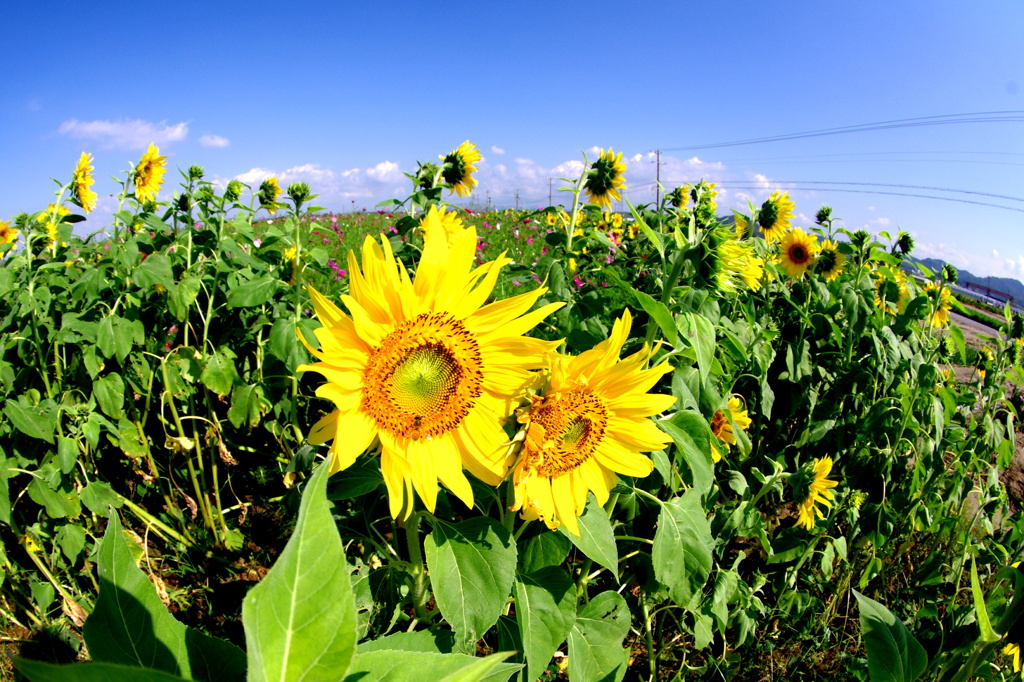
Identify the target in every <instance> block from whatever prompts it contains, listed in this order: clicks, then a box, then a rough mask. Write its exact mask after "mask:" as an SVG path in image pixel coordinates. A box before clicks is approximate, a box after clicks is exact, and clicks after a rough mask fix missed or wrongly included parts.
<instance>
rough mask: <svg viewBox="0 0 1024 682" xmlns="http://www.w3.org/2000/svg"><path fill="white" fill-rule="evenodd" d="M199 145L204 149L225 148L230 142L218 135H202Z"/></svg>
mask: <svg viewBox="0 0 1024 682" xmlns="http://www.w3.org/2000/svg"><path fill="white" fill-rule="evenodd" d="M199 144H201V145H203V146H204V147H227V146H228V145H230V144H231V140H229V139H228V138H226V137H221V136H220V135H203V136H202V137H200V138H199Z"/></svg>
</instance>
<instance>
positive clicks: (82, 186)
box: [71, 152, 96, 213]
mask: <svg viewBox="0 0 1024 682" xmlns="http://www.w3.org/2000/svg"><path fill="white" fill-rule="evenodd" d="M92 170H93V169H92V154H90V153H89V152H82V156H80V157H79V159H78V165H77V166H75V172H74V174H73V175H72V176H71V197H72V198H73V199H74V200H75V201H76V202H78V205H79V206H81V207H82V210H83V211H85V212H86V213H89V212H90V211H92V209H93V208H94V207H95V206H96V192H93V191H92V190H91V189H90V187H92V185H93V182H95V180H93V178H92Z"/></svg>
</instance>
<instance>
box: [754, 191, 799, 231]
mask: <svg viewBox="0 0 1024 682" xmlns="http://www.w3.org/2000/svg"><path fill="white" fill-rule="evenodd" d="M794 208H795V204H794V203H793V200H792V199H790V198H789V194H787V193H786V192H780V191H779V190H775V191H774V192H772V193H771V194H769V195H768V198H767V199H765V200H764V203H763V204H761V210H760V211H759V212H758V216H757V224H758V225H759V226H760V228H761V233H762V234H763V235H764V239H765V241H766V242H768V243H769V244H774V243H775V242H779V241H782V237H783V236H784V235H785V234H786V230H788V229H789V226H790V222H789V221H790V220H792V219H793V209H794Z"/></svg>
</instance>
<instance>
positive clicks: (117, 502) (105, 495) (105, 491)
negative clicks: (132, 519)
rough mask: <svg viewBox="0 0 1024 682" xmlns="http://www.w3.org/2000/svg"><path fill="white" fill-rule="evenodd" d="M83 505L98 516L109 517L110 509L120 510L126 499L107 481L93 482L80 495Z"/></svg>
mask: <svg viewBox="0 0 1024 682" xmlns="http://www.w3.org/2000/svg"><path fill="white" fill-rule="evenodd" d="M78 495H79V497H81V498H82V504H84V505H85V506H86V507H88V508H89V511H91V512H92V513H94V514H96V515H98V516H108V515H109V513H110V507H113V508H115V509H120V508H121V505H123V504H124V498H122V497H121V496H120V495H118V494H117V493H116V492H115V491H114V489H113V488H111V487H110V484H109V483H107V482H106V481H92V482H91V483H89V485H87V486H85V487H84V488H82V491H81V492H80V493H79V494H78Z"/></svg>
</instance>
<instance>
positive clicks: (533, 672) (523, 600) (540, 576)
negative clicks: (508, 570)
mask: <svg viewBox="0 0 1024 682" xmlns="http://www.w3.org/2000/svg"><path fill="white" fill-rule="evenodd" d="M515 594H516V621H517V623H518V625H519V635H520V637H521V638H522V641H523V652H524V653H525V654H526V679H528V680H536V679H537V678H539V677H540V676H541V673H543V672H544V669H545V668H547V667H548V664H549V663H551V657H552V656H553V655H554V653H555V650H556V649H558V647H559V646H561V645H562V642H564V641H565V638H566V637H568V636H569V630H571V629H572V626H573V624H574V623H575V621H576V590H575V586H574V585H573V582H572V578H570V577H569V574H568V573H566V572H565V571H564V570H563V569H561V568H559V567H557V566H549V567H547V568H542V569H541V570H539V571H537V572H535V573H530V574H529V575H523V576H520V578H519V579H518V580H517V581H516V586H515Z"/></svg>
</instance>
